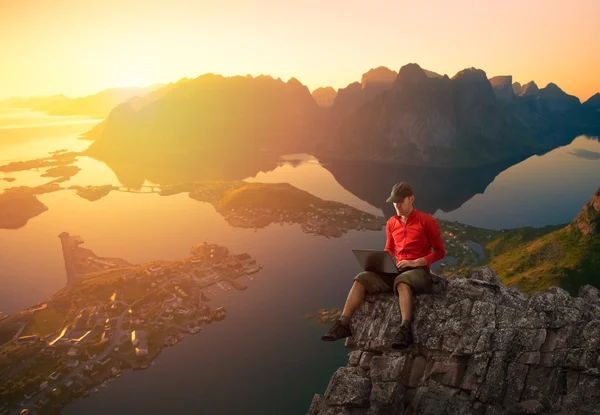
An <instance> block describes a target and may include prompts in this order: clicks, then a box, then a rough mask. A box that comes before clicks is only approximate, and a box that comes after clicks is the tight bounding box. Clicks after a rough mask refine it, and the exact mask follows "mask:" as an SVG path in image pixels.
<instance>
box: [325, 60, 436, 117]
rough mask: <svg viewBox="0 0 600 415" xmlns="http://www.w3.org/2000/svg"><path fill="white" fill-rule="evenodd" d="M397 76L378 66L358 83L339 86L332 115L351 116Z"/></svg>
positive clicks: (383, 90)
mask: <svg viewBox="0 0 600 415" xmlns="http://www.w3.org/2000/svg"><path fill="white" fill-rule="evenodd" d="M423 71H424V72H425V73H426V75H427V76H429V77H433V78H441V75H439V74H437V73H435V72H431V71H427V70H423ZM397 76H398V72H396V71H392V70H391V69H388V68H386V67H385V66H379V67H377V68H373V69H370V70H369V71H367V72H366V73H364V74H363V75H362V77H361V80H360V83H359V82H353V83H351V84H349V85H348V86H346V87H345V88H340V89H339V90H338V93H337V96H336V99H335V102H334V105H333V108H332V113H333V115H334V117H335V118H336V119H337V120H343V119H345V118H347V117H349V116H351V115H352V114H353V113H354V111H356V110H357V109H359V108H360V107H362V106H363V105H365V104H366V103H367V102H369V101H371V100H372V99H374V98H376V97H378V96H379V95H381V94H382V93H383V92H385V91H387V90H389V89H390V88H391V87H392V84H393V83H394V80H395V79H396V77H397Z"/></svg>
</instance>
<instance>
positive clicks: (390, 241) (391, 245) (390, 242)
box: [384, 221, 396, 261]
mask: <svg viewBox="0 0 600 415" xmlns="http://www.w3.org/2000/svg"><path fill="white" fill-rule="evenodd" d="M385 235H386V238H385V248H384V249H385V250H386V251H388V252H389V253H390V255H391V256H392V258H394V261H395V260H396V254H395V250H396V243H395V242H394V235H392V228H391V222H390V221H388V222H387V223H386V225H385Z"/></svg>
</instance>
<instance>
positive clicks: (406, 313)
mask: <svg viewBox="0 0 600 415" xmlns="http://www.w3.org/2000/svg"><path fill="white" fill-rule="evenodd" d="M396 288H397V290H398V301H399V302H400V314H402V324H406V323H405V321H408V324H410V320H411V319H412V308H413V293H412V290H411V289H410V287H409V286H408V284H406V283H404V282H401V283H399V284H398V285H397V286H396Z"/></svg>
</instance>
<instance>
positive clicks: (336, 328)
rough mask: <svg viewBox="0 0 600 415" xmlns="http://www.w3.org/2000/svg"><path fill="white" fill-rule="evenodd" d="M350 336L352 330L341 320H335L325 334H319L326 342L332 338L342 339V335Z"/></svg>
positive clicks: (332, 339)
mask: <svg viewBox="0 0 600 415" xmlns="http://www.w3.org/2000/svg"><path fill="white" fill-rule="evenodd" d="M350 336H352V330H351V329H350V326H349V325H348V326H347V325H345V324H343V323H342V321H341V320H336V322H335V323H333V326H331V328H330V329H329V331H328V332H327V334H325V335H324V336H321V340H323V341H326V342H332V341H334V340H339V339H343V338H344V337H350Z"/></svg>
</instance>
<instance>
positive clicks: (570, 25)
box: [0, 0, 600, 102]
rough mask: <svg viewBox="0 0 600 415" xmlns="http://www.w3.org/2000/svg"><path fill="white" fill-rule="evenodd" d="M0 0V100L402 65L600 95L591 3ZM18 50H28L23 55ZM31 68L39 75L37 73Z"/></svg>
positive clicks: (311, 77) (325, 76) (334, 81)
mask: <svg viewBox="0 0 600 415" xmlns="http://www.w3.org/2000/svg"><path fill="white" fill-rule="evenodd" d="M31 3H32V2H31V1H22V2H18V3H15V2H8V1H6V0H5V1H0V10H2V13H0V36H1V37H2V38H4V39H18V42H17V41H15V42H3V43H2V45H1V46H0V55H1V56H3V57H4V59H3V60H4V62H5V64H4V65H3V67H2V69H0V72H1V73H2V76H1V77H0V97H2V99H4V98H9V97H27V96H41V95H54V94H60V93H62V94H65V95H67V96H70V97H80V96H87V95H92V94H94V93H97V92H99V91H102V90H104V89H108V88H116V87H131V86H138V87H139V86H149V85H154V84H160V83H169V82H175V81H177V80H179V79H181V78H185V77H187V78H195V77H197V76H200V75H202V74H204V73H215V74H221V75H223V76H233V75H246V74H250V75H253V76H258V75H260V74H265V75H271V76H272V77H273V78H281V79H282V80H288V79H290V78H292V77H295V78H297V79H298V80H299V81H300V82H302V83H303V84H304V85H306V86H307V87H308V88H309V89H310V90H311V91H313V90H314V89H316V88H319V87H325V86H331V87H333V88H335V89H339V88H343V87H345V86H347V85H348V84H350V83H352V82H354V81H357V80H360V76H361V74H363V73H365V72H367V71H368V70H369V69H371V68H375V67H378V66H386V67H388V68H389V69H392V70H395V71H398V70H399V69H400V68H401V67H402V66H403V65H405V64H407V63H411V62H415V63H418V64H419V65H420V66H421V67H423V68H425V69H428V70H431V71H435V72H438V73H440V74H442V75H443V74H448V76H453V75H454V74H455V73H457V72H459V71H460V70H462V69H465V68H469V67H475V68H479V69H483V70H484V71H485V72H486V74H487V76H488V78H492V77H494V76H499V75H512V76H513V81H515V82H520V83H521V84H523V83H527V82H529V81H532V80H533V81H535V82H536V84H537V85H538V86H539V87H544V86H546V85H547V84H548V83H549V82H553V83H555V84H557V85H558V86H560V87H561V88H562V89H563V90H564V91H565V92H566V93H568V94H571V95H575V96H577V97H578V98H579V99H580V100H581V101H582V102H583V101H585V100H587V99H588V98H589V97H590V96H592V95H593V94H595V93H596V92H599V91H600V77H598V76H597V75H596V73H595V68H597V67H598V66H599V64H600V56H599V55H598V54H597V53H596V52H597V50H600V28H599V26H598V25H597V24H596V22H595V18H596V17H597V16H598V15H600V3H598V2H595V1H592V0H581V1H579V2H577V4H576V5H569V7H565V5H564V3H560V2H556V3H550V2H543V1H541V0H536V1H532V2H528V3H526V4H522V3H520V2H517V1H516V0H511V1H509V2H505V3H503V4H502V6H501V7H499V6H497V5H492V4H490V3H485V4H480V3H474V2H470V1H467V0H462V1H457V2H453V3H452V4H447V3H440V4H437V5H436V6H435V7H432V6H431V5H430V4H427V5H426V4H413V3H410V4H409V3H405V2H385V1H376V2H371V3H369V4H368V5H365V4H363V3H360V2H339V1H336V2H331V3H327V4H323V3H322V2H317V1H312V0H311V1H309V2H306V3H304V4H303V5H302V7H301V8H299V7H295V6H294V5H292V4H291V3H281V2H277V3H272V2H268V1H262V2H260V3H256V2H247V1H243V0H234V1H230V2H228V3H218V4H208V3H203V2H200V3H198V2H189V1H185V0H174V1H172V2H169V4H152V3H150V4H149V3H147V2H141V1H140V0H128V1H123V2H121V1H119V2H118V3H117V2H116V1H115V0H111V1H107V2H103V3H102V4H90V3H80V2H77V1H75V0H63V1H61V2H59V3H57V2H56V1H50V0H41V1H38V2H36V3H35V9H34V10H36V12H35V13H32V12H31V10H32V8H31V7H30V6H32V4H31ZM24 51H26V53H23V52H24ZM40 68H43V70H40Z"/></svg>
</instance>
